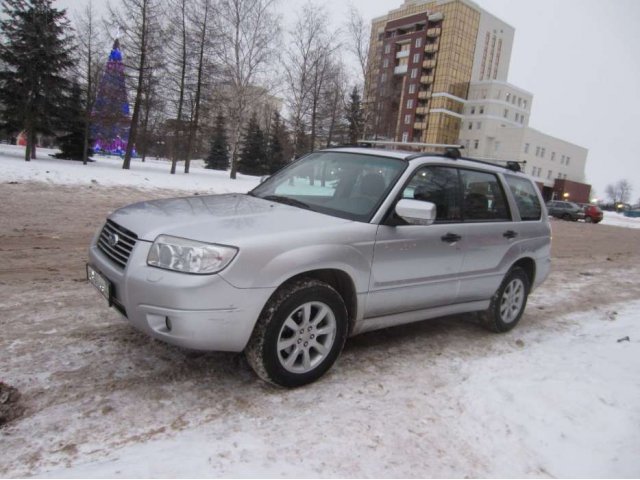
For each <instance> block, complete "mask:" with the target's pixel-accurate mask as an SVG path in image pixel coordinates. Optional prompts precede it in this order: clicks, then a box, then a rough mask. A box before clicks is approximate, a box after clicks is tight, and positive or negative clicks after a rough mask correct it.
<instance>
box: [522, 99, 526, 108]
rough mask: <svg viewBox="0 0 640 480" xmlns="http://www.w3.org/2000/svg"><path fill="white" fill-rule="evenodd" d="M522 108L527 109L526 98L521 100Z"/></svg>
mask: <svg viewBox="0 0 640 480" xmlns="http://www.w3.org/2000/svg"><path fill="white" fill-rule="evenodd" d="M522 108H524V109H525V110H526V109H527V101H526V100H523V101H522Z"/></svg>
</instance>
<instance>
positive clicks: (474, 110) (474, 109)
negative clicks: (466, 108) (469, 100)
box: [471, 107, 476, 115]
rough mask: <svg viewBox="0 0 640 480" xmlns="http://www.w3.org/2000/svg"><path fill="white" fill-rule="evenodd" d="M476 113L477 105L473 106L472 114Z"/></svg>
mask: <svg viewBox="0 0 640 480" xmlns="http://www.w3.org/2000/svg"><path fill="white" fill-rule="evenodd" d="M475 113H476V107H471V115H473V114H475Z"/></svg>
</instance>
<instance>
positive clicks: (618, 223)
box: [600, 212, 640, 228]
mask: <svg viewBox="0 0 640 480" xmlns="http://www.w3.org/2000/svg"><path fill="white" fill-rule="evenodd" d="M600 223H601V224H602V225H611V226H613V227H625V228H640V218H634V217H625V216H624V215H623V214H621V213H616V212H604V218H603V219H602V222H600Z"/></svg>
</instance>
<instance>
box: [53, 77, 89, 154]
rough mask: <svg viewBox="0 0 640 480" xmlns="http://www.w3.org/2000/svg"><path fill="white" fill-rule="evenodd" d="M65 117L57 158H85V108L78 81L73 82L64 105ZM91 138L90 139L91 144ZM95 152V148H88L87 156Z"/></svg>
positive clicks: (59, 138)
mask: <svg viewBox="0 0 640 480" xmlns="http://www.w3.org/2000/svg"><path fill="white" fill-rule="evenodd" d="M64 114H65V119H64V123H63V124H62V125H61V127H62V128H61V130H64V132H65V134H63V135H59V136H58V145H59V147H60V150H61V152H60V153H57V154H56V155H55V156H56V158H64V159H67V160H84V155H83V150H84V145H85V142H84V135H85V108H84V104H83V101H82V90H81V89H80V85H79V84H78V83H77V82H74V83H73V88H72V90H71V96H70V97H69V98H68V99H67V105H66V106H65V107H64ZM90 144H91V139H89V145H90ZM92 154H93V150H91V148H90V147H89V148H88V149H87V157H89V156H90V155H92Z"/></svg>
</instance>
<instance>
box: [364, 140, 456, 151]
mask: <svg viewBox="0 0 640 480" xmlns="http://www.w3.org/2000/svg"><path fill="white" fill-rule="evenodd" d="M358 144H359V145H361V146H367V147H371V146H375V145H381V146H385V145H388V146H391V147H405V148H416V147H418V148H425V147H427V148H443V149H447V148H453V149H460V148H464V147H463V146H462V145H456V144H447V143H421V142H394V141H390V140H364V139H362V140H358Z"/></svg>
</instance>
